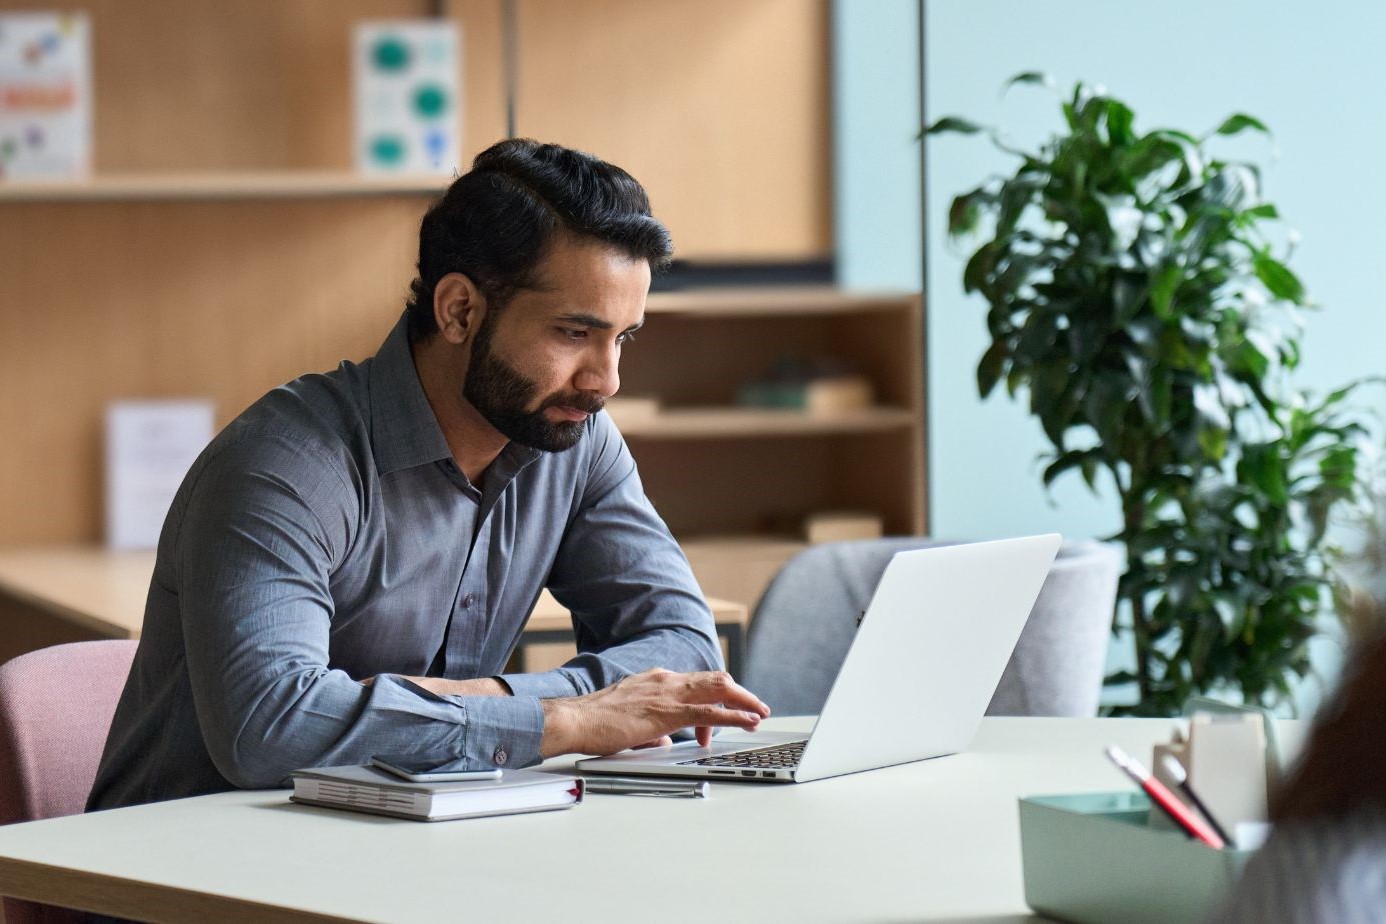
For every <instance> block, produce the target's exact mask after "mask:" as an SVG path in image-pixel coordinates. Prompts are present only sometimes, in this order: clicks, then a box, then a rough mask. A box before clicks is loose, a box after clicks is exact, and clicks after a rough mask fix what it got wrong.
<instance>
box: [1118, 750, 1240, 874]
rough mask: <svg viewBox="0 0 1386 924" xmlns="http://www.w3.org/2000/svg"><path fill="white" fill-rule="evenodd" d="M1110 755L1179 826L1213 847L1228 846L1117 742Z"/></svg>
mask: <svg viewBox="0 0 1386 924" xmlns="http://www.w3.org/2000/svg"><path fill="white" fill-rule="evenodd" d="M1107 757H1109V758H1110V759H1111V761H1112V763H1114V764H1116V765H1117V766H1118V767H1120V768H1121V769H1122V770H1123V771H1124V772H1125V773H1126V775H1127V776H1129V777H1130V778H1131V779H1132V780H1134V781H1135V783H1136V785H1137V786H1139V787H1140V788H1141V789H1143V790H1145V793H1146V795H1148V796H1150V800H1151V801H1152V802H1154V803H1155V804H1156V805H1158V806H1159V807H1160V808H1161V809H1163V810H1164V811H1165V813H1166V814H1167V815H1169V817H1170V818H1172V819H1174V823H1175V824H1177V825H1179V827H1181V828H1183V829H1184V830H1185V831H1187V832H1188V833H1189V834H1191V835H1192V836H1194V837H1195V838H1197V839H1198V840H1200V841H1202V842H1203V843H1205V844H1207V845H1208V846H1209V847H1212V848H1214V849H1217V850H1220V849H1222V848H1223V847H1225V846H1227V845H1226V842H1225V841H1224V840H1223V839H1222V838H1221V837H1220V836H1218V833H1217V832H1216V831H1214V830H1213V829H1212V828H1210V827H1208V825H1207V824H1206V823H1205V822H1204V821H1203V819H1202V818H1199V817H1198V816H1197V815H1195V814H1194V813H1193V812H1191V811H1189V807H1188V806H1187V805H1185V804H1184V803H1183V802H1180V801H1179V797H1178V796H1176V795H1175V794H1174V793H1172V792H1170V791H1169V790H1168V789H1167V788H1165V784H1164V783H1161V782H1160V781H1159V780H1157V779H1155V777H1153V776H1151V775H1150V771H1149V770H1147V769H1145V767H1144V766H1142V765H1141V764H1140V762H1138V761H1137V760H1136V759H1135V758H1133V757H1131V756H1130V755H1129V754H1127V753H1126V752H1125V751H1123V750H1122V749H1121V748H1119V747H1117V746H1116V745H1112V746H1111V747H1109V748H1107Z"/></svg>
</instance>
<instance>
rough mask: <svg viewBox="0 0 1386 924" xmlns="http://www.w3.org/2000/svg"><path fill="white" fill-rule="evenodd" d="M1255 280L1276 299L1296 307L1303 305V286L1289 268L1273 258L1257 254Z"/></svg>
mask: <svg viewBox="0 0 1386 924" xmlns="http://www.w3.org/2000/svg"><path fill="white" fill-rule="evenodd" d="M1254 266H1255V272H1256V278H1257V279H1259V280H1261V282H1262V284H1264V285H1265V287H1266V288H1267V289H1268V290H1269V291H1270V293H1271V294H1272V295H1274V296H1275V297H1276V298H1283V299H1285V300H1286V301H1288V302H1293V303H1294V304H1296V305H1302V304H1304V284H1303V283H1301V282H1300V281H1299V277H1298V276H1296V275H1295V274H1294V273H1292V272H1290V268H1289V267H1288V266H1286V265H1285V264H1283V263H1281V262H1280V261H1279V260H1276V259H1275V258H1273V257H1268V256H1266V255H1265V254H1257V255H1256V259H1255V261H1254Z"/></svg>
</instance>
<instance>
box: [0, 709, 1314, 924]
mask: <svg viewBox="0 0 1386 924" xmlns="http://www.w3.org/2000/svg"><path fill="white" fill-rule="evenodd" d="M805 721H806V720H804V719H797V720H794V719H790V720H779V721H776V722H773V723H772V725H778V726H779V727H786V725H788V726H790V727H801V726H802V725H803V724H804V722H805ZM1287 724H1292V723H1287ZM1170 727H1171V723H1170V722H1169V721H1167V720H1162V719H1003V718H990V719H986V720H985V721H984V722H983V726H982V730H981V732H980V733H979V735H978V737H977V741H976V742H975V743H974V745H973V747H972V749H971V750H970V751H968V752H967V753H964V754H959V755H955V756H953V757H946V758H941V759H938V760H930V761H923V762H920V763H915V764H909V765H905V766H900V767H893V768H888V769H885V770H879V771H874V772H871V773H861V774H854V775H851V776H845V777H838V778H836V779H830V780H820V781H818V782H814V783H804V784H799V785H758V784H736V783H715V784H713V795H712V798H710V799H707V800H696V799H654V798H648V797H633V796H607V795H590V796H588V797H587V800H586V801H585V802H584V804H582V805H579V806H577V807H575V808H573V809H570V810H568V811H563V812H549V813H543V814H537V815H523V816H512V817H508V818H483V819H474V820H466V821H456V822H443V823H438V824H420V823H417V822H411V821H402V820H393V819H387V818H376V817H372V816H368V815H359V814H354V813H346V812H337V811H332V810H326V809H314V808H310V807H306V806H297V805H291V804H289V803H288V802H287V801H286V799H287V793H286V792H285V791H274V792H265V791H261V792H235V793H223V794H219V795H214V796H203V797H199V798H195V799H184V800H180V801H177V802H165V803H161V804H156V805H149V806H141V807H138V808H133V809H118V810H115V811H110V812H102V813H99V814H95V815H86V816H78V817H73V818H59V819H52V820H48V821H40V822H32V823H29V824H22V825H11V826H9V827H3V828H0V894H5V895H18V896H21V897H26V898H33V899H38V900H47V901H51V902H55V903H62V902H67V903H71V904H73V905H79V906H81V907H84V908H88V909H94V910H102V911H106V912H108V913H114V914H125V915H130V916H137V917H147V918H151V919H155V920H189V919H195V920H221V919H228V918H232V917H238V918H239V919H245V920H256V921H277V920H285V921H289V920H293V921H301V920H321V919H323V918H331V919H348V920H363V921H429V920H431V921H444V920H447V921H453V920H463V919H467V920H478V921H484V920H536V921H542V920H557V919H562V920H565V921H599V920H600V921H611V920H621V919H629V918H630V917H631V916H632V915H633V914H634V913H636V912H637V911H638V912H639V913H641V914H642V915H652V916H654V917H655V919H658V920H692V919H701V920H706V919H708V918H709V917H711V918H714V919H715V918H716V917H718V916H720V917H721V918H722V919H724V920H735V921H743V920H764V921H785V920H794V921H887V920H890V921H904V920H910V921H926V920H927V921H947V920H954V921H959V920H964V919H966V920H968V921H972V922H974V924H978V922H980V921H985V922H987V924H998V922H1002V921H1018V920H1026V919H1027V917H1028V916H1027V911H1026V908H1025V903H1024V898H1023V893H1022V887H1021V868H1020V846H1019V833H1018V822H1017V816H1016V797H1017V796H1019V795H1036V794H1053V793H1064V792H1084V791H1104V790H1107V791H1111V790H1122V789H1124V788H1127V786H1128V784H1126V783H1125V781H1124V778H1123V777H1122V776H1120V774H1119V773H1118V772H1117V771H1116V770H1114V769H1113V768H1112V767H1111V766H1110V765H1109V764H1108V763H1107V761H1106V760H1105V759H1104V757H1103V756H1102V748H1103V746H1105V745H1107V744H1119V745H1121V746H1122V747H1123V748H1125V749H1126V750H1127V751H1129V752H1131V753H1132V754H1136V755H1148V754H1149V749H1150V746H1151V744H1152V743H1153V742H1154V741H1155V740H1157V739H1163V738H1164V737H1166V736H1167V735H1168V733H1169V729H1170ZM1298 733H1299V729H1297V728H1289V729H1286V736H1287V737H1295V736H1297V735H1298ZM568 763H569V761H566V760H563V761H554V762H551V764H552V765H553V766H555V767H561V766H566V765H567V764H568Z"/></svg>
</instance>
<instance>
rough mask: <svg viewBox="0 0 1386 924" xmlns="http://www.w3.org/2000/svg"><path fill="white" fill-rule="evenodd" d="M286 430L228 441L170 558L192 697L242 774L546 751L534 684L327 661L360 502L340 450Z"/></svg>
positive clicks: (222, 756) (253, 776)
mask: <svg viewBox="0 0 1386 924" xmlns="http://www.w3.org/2000/svg"><path fill="white" fill-rule="evenodd" d="M312 453H313V450H311V449H307V448H305V447H303V446H301V445H295V444H294V443H292V442H290V441H288V440H278V439H275V438H272V437H257V438H255V439H253V440H245V441H242V442H239V443H233V444H231V445H230V446H228V447H226V448H225V449H224V450H222V451H221V452H220V453H219V454H218V455H217V456H215V457H214V458H212V459H211V460H209V461H208V462H207V464H206V465H205V467H204V468H203V470H202V471H201V473H200V474H199V477H198V481H197V483H196V484H195V485H194V486H193V489H192V491H191V493H190V495H189V498H188V503H187V506H186V509H185V510H184V512H183V517H182V523H181V527H180V529H181V536H180V541H179V542H178V550H179V553H178V558H177V562H176V584H177V587H176V592H177V593H178V594H179V596H180V597H181V604H182V606H181V612H182V619H183V626H182V628H183V633H184V640H185V650H186V656H187V660H188V672H189V677H190V680H191V685H192V693H193V700H194V706H195V708H196V712H197V717H198V722H199V725H200V728H201V731H202V735H203V739H204V743H205V745H206V747H207V750H208V753H209V754H210V756H211V758H212V760H213V762H214V764H215V765H216V767H217V769H218V771H220V772H221V773H222V775H224V776H225V777H226V778H227V779H228V780H229V781H230V782H231V783H232V784H234V785H236V786H239V787H246V788H255V787H270V786H277V785H282V784H283V783H284V781H285V779H286V777H287V775H288V774H289V772H290V771H292V770H295V769H298V768H300V767H307V766H328V765H336V764H360V763H365V762H366V761H367V760H368V759H369V758H370V756H371V755H372V754H380V753H400V752H406V753H427V754H430V755H433V756H437V757H440V758H446V759H450V760H453V761H455V762H456V763H457V766H458V767H459V768H472V767H477V768H479V767H489V766H493V765H495V764H496V763H497V762H500V763H508V764H509V765H512V766H521V765H524V764H529V763H534V762H537V761H538V760H539V742H540V738H541V737H542V734H543V711H542V708H541V705H540V703H539V701H538V699H537V698H535V697H534V696H532V695H528V696H516V697H455V696H436V695H434V694H432V693H430V692H428V691H426V690H423V689H422V688H420V687H417V686H415V685H414V684H412V683H410V682H408V681H406V680H403V679H401V678H399V677H395V676H391V675H382V676H380V677H378V678H376V680H375V681H374V682H373V683H372V684H370V685H369V686H367V685H364V684H362V683H360V682H358V681H359V678H353V677H350V676H348V675H347V673H346V672H344V671H342V670H335V669H330V668H329V667H328V664H329V660H330V659H329V633H330V628H331V622H332V616H333V598H332V593H331V589H330V580H331V575H332V571H333V568H334V564H335V563H337V562H340V561H341V560H342V558H343V557H344V556H345V554H346V552H347V550H348V548H349V547H350V543H351V540H352V535H353V530H354V527H355V523H356V520H357V517H358V507H359V501H358V499H357V495H356V492H355V491H354V490H353V489H352V488H351V487H350V484H349V473H344V472H343V471H342V466H341V465H340V463H336V462H334V460H331V459H324V458H319V457H317V456H315V455H312Z"/></svg>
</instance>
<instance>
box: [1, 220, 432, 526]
mask: <svg viewBox="0 0 1386 924" xmlns="http://www.w3.org/2000/svg"><path fill="white" fill-rule="evenodd" d="M426 204H427V202H426V199H424V198H418V197H401V198H382V199H339V200H331V199H328V200H289V201H284V200H264V201H239V202H216V203H209V202H168V203H134V204H129V203H126V204H120V205H113V204H97V203H93V204H65V205H55V204H38V205H14V204H10V205H3V206H0V253H3V254H4V263H3V265H4V272H3V274H0V434H2V435H3V436H2V437H0V543H4V542H40V541H58V540H63V541H66V540H95V539H97V538H99V537H100V535H101V511H102V496H101V477H100V472H101V439H102V436H101V435H102V421H103V413H104V408H105V406H106V403H107V402H108V401H110V400H112V399H117V398H158V397H183V396H202V395H208V396H211V397H212V398H214V399H215V400H216V403H217V419H218V425H221V424H224V423H225V422H226V421H228V420H230V419H231V418H232V417H234V416H235V415H236V414H237V413H238V412H239V411H240V410H241V409H243V408H244V407H245V406H246V405H248V404H250V403H251V402H252V401H254V400H255V399H256V398H258V397H259V396H260V395H261V394H263V393H264V392H265V391H266V390H268V389H269V388H271V387H273V386H274V385H277V384H279V383H281V382H284V381H287V380H289V379H291V378H294V377H296V376H298V375H300V374H302V373H304V372H309V371H321V370H325V369H329V368H331V367H332V366H334V365H335V364H336V363H337V361H338V360H340V359H342V358H351V359H361V358H363V357H365V356H367V355H370V354H371V353H373V352H374V351H375V349H376V347H377V346H378V345H379V344H380V342H381V341H382V340H383V339H384V337H385V335H386V333H388V331H389V329H390V327H391V325H392V324H393V323H394V321H395V320H396V318H397V317H398V315H399V313H400V312H401V311H402V310H403V305H404V295H405V293H406V289H407V286H408V282H409V280H410V279H411V278H412V275H413V266H412V264H413V261H414V259H415V258H416V256H417V252H418V221H419V218H420V216H421V215H422V213H423V210H424V208H425V207H426Z"/></svg>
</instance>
